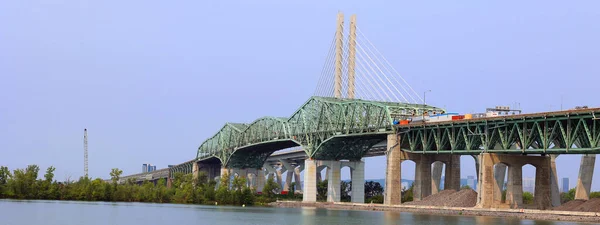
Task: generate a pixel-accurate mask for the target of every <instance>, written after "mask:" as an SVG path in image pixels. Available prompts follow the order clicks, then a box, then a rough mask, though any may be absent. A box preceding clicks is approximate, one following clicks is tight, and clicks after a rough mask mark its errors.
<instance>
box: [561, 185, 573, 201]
mask: <svg viewBox="0 0 600 225" xmlns="http://www.w3.org/2000/svg"><path fill="white" fill-rule="evenodd" d="M573 199H575V188H572V189H570V190H569V191H568V192H563V193H560V202H561V203H565V202H568V201H571V200H573Z"/></svg>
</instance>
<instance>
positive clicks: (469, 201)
mask: <svg viewBox="0 0 600 225" xmlns="http://www.w3.org/2000/svg"><path fill="white" fill-rule="evenodd" d="M405 204H407V205H428V206H448V207H474V206H475V204H477V192H475V191H474V190H472V189H463V190H460V191H458V192H457V191H455V190H444V191H441V192H439V193H437V194H435V195H430V196H428V197H426V198H424V199H423V200H421V201H416V202H415V201H413V202H407V203H405Z"/></svg>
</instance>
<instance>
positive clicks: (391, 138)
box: [383, 134, 402, 205]
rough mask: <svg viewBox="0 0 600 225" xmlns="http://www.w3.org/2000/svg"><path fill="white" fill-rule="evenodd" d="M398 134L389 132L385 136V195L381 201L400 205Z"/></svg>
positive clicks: (400, 156)
mask: <svg viewBox="0 0 600 225" xmlns="http://www.w3.org/2000/svg"><path fill="white" fill-rule="evenodd" d="M399 143H400V136H398V135H396V134H389V135H388V136H387V154H386V160H387V166H386V169H385V193H384V194H385V196H384V200H383V203H384V204H386V205H400V203H401V201H402V183H401V176H402V173H401V168H402V167H401V166H400V163H401V159H402V151H401V150H400V144H399Z"/></svg>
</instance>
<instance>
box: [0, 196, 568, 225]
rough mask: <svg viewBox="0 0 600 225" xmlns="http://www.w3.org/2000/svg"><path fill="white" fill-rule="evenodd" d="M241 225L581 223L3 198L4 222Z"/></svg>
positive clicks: (19, 224) (0, 218) (1, 212)
mask: <svg viewBox="0 0 600 225" xmlns="http://www.w3.org/2000/svg"><path fill="white" fill-rule="evenodd" d="M35 224H44V225H75V224H77V225H108V224H127V225H138V224H139V225H149V224H157V225H169V224H174V225H185V224H195V225H197V224H209V225H221V224H223V225H229V224H231V225H239V224H265V225H266V224H273V225H275V224H276V225H285V224H302V225H304V224H307V225H313V224H314V225H318V224H343V225H351V224H368V225H375V224H444V225H454V224H456V225H468V224H543V225H555V224H578V223H570V222H552V221H533V220H519V219H514V218H495V217H471V216H437V215H425V214H414V213H401V212H381V211H349V210H331V209H316V208H270V207H232V206H203V205H177V204H152V203H110V202H74V201H16V200H0V225H35Z"/></svg>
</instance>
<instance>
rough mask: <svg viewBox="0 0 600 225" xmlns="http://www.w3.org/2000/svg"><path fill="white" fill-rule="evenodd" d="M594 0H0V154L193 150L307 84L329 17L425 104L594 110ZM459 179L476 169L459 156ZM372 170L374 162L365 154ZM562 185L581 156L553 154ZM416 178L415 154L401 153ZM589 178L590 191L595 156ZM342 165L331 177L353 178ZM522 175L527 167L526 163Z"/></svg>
mask: <svg viewBox="0 0 600 225" xmlns="http://www.w3.org/2000/svg"><path fill="white" fill-rule="evenodd" d="M599 7H600V2H598V1H593V0H583V1H577V2H564V1H558V0H544V1H542V0H533V1H516V0H508V1H496V2H487V1H475V2H469V3H468V4H467V3H463V4H457V3H455V2H448V1H434V2H415V1H398V2H389V1H381V0H375V1H368V2H367V1H356V0H352V1H325V2H324V1H286V2H281V1H216V2H206V1H189V0H188V1H186V0H184V1H179V2H166V1H165V2H160V1H159V2H148V1H140V0H132V1H115V0H106V1H73V0H65V1H60V2H52V3H49V2H43V1H3V2H0V27H2V32H0V76H1V80H2V82H0V102H1V103H2V104H0V137H1V138H0V153H2V157H1V158H0V165H6V166H8V167H9V168H10V169H15V168H25V167H26V166H27V165H28V164H38V165H39V166H40V167H41V171H40V173H43V172H44V171H45V169H46V168H47V167H48V166H51V165H52V166H55V167H56V168H57V169H56V172H55V173H56V179H59V180H64V179H65V178H66V177H71V179H77V178H78V177H80V176H83V129H84V128H87V129H88V142H89V175H90V176H91V177H101V178H108V177H109V173H110V170H111V168H120V169H122V170H123V171H124V174H133V173H138V172H139V171H140V167H141V166H142V164H143V163H151V164H152V165H156V168H157V169H160V168H165V167H167V165H169V164H178V163H181V162H184V161H187V160H190V159H192V158H193V157H195V156H196V150H197V148H198V146H199V145H200V144H201V143H202V142H203V141H204V140H206V139H207V138H209V137H211V136H212V135H214V134H215V133H216V132H217V131H218V129H220V128H221V127H222V126H223V124H225V122H243V123H250V122H252V121H254V120H255V119H257V118H260V117H263V116H282V117H287V116H289V115H291V114H292V113H293V111H294V110H296V109H297V108H298V107H299V106H300V105H301V104H302V103H303V102H305V101H306V100H307V99H308V98H309V97H310V96H311V95H312V94H313V92H314V89H315V86H316V84H317V81H318V78H319V75H320V72H321V69H322V66H323V63H324V60H325V56H326V54H327V51H328V47H329V44H330V41H331V37H332V35H333V32H334V30H335V20H336V13H337V12H338V10H341V11H343V12H344V13H345V14H346V15H347V16H349V15H350V14H357V24H358V26H359V27H360V29H361V31H362V32H363V33H365V34H366V35H367V36H368V37H369V39H370V40H371V41H372V42H373V44H374V45H375V46H377V48H378V49H379V50H380V51H381V52H382V54H383V55H385V57H386V58H387V60H388V61H389V62H390V63H391V64H392V65H393V66H394V67H395V68H396V69H397V70H398V71H399V72H400V73H401V74H402V76H403V77H404V78H405V79H406V80H407V82H408V83H409V84H410V85H411V86H412V87H414V88H415V91H416V92H417V93H423V91H425V90H432V91H431V92H428V93H427V103H428V104H431V105H435V106H439V107H445V108H447V109H448V110H449V111H452V112H460V113H472V112H481V111H484V110H485V108H487V107H493V106H496V105H509V106H512V105H520V106H521V108H522V109H523V111H524V112H540V111H548V110H559V109H560V107H561V105H562V107H563V108H564V109H568V108H573V107H575V106H581V105H588V106H590V107H598V106H600V104H599V102H598V100H597V97H596V95H595V93H596V90H597V84H598V83H600V76H598V74H600V66H598V65H599V64H598V62H597V61H598V59H599V58H600V45H599V44H598V42H597V40H600V24H599V23H597V21H600V14H598V11H597V9H598V8H599ZM461 160H462V163H461V177H466V176H468V175H475V167H474V162H473V159H472V157H470V156H463V157H461ZM365 161H366V164H365V177H366V178H367V179H371V178H376V179H377V178H382V177H384V174H385V158H384V157H373V158H366V159H365ZM556 162H557V170H558V177H559V178H562V177H569V178H571V179H570V186H571V187H574V186H575V182H576V178H577V173H578V172H579V162H580V156H579V155H562V156H560V157H558V159H557V161H556ZM402 173H403V177H406V178H408V179H413V178H414V163H412V162H405V163H403V165H402ZM594 173H595V176H594V179H593V183H592V189H593V190H600V163H596V168H595V170H594ZM348 175H349V172H348V170H347V169H344V170H343V172H342V178H347V177H349V176H348ZM523 175H524V177H532V176H533V175H534V170H533V167H531V166H525V167H524V168H523Z"/></svg>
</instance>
